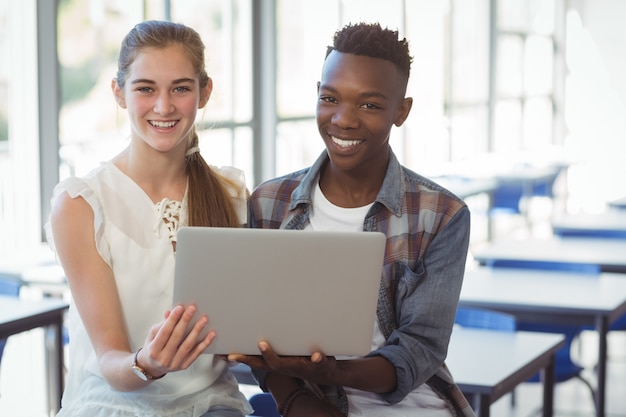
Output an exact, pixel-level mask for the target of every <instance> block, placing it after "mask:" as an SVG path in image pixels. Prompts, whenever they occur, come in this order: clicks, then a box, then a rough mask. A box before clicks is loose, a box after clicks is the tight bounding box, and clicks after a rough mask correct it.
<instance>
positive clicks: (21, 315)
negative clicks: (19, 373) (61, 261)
mask: <svg viewBox="0 0 626 417" xmlns="http://www.w3.org/2000/svg"><path fill="white" fill-rule="evenodd" d="M68 307H69V306H68V304H67V302H65V301H63V300H59V299H54V298H44V299H41V300H22V299H19V298H15V297H7V296H0V338H6V337H9V336H11V335H14V334H17V333H21V332H25V331H27V330H32V329H35V328H38V327H43V328H45V329H47V330H49V331H48V332H46V333H47V334H46V336H45V338H46V341H45V349H46V366H47V370H46V371H47V372H46V373H47V376H48V384H47V385H48V406H49V410H50V411H51V412H53V413H56V412H57V411H58V410H59V409H60V408H61V396H62V395H63V386H64V375H63V372H64V370H63V365H64V364H63V358H64V353H63V331H62V328H63V316H64V313H65V311H66V310H67V308H68ZM49 337H51V339H49Z"/></svg>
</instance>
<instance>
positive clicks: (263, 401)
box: [248, 392, 280, 417]
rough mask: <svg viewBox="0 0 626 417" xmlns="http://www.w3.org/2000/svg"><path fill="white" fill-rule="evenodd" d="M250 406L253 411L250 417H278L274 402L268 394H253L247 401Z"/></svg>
mask: <svg viewBox="0 0 626 417" xmlns="http://www.w3.org/2000/svg"><path fill="white" fill-rule="evenodd" d="M248 402H250V405H251V406H252V408H253V409H254V411H253V412H252V414H250V415H251V416H261V417H280V414H278V410H277V409H276V402H275V401H274V397H272V394H270V393H269V392H260V393H258V394H254V395H253V396H252V397H250V398H249V399H248Z"/></svg>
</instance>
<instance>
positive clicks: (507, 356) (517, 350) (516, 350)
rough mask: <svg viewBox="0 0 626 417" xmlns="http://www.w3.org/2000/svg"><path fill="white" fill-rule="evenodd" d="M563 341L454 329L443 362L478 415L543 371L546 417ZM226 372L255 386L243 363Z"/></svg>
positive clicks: (535, 335)
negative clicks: (558, 354) (555, 367)
mask: <svg viewBox="0 0 626 417" xmlns="http://www.w3.org/2000/svg"><path fill="white" fill-rule="evenodd" d="M564 341H565V337H564V336H563V335H560V334H548V333H535V332H521V331H520V332H501V331H494V330H483V329H470V328H461V327H455V328H454V330H453V332H452V337H451V339H450V344H449V347H448V358H447V359H446V364H447V365H448V368H449V369H450V371H451V372H452V375H453V376H454V379H455V381H456V383H457V385H458V386H459V388H461V390H462V391H463V393H464V394H465V395H466V396H467V397H468V400H469V401H470V403H471V404H472V408H474V410H476V412H477V413H478V416H479V417H489V409H490V406H491V404H493V403H494V402H495V401H496V400H498V399H499V398H501V397H502V396H503V395H505V394H508V393H510V392H512V391H513V389H514V388H515V387H516V386H518V385H519V384H521V383H522V382H525V381H527V380H528V379H529V378H530V377H531V376H533V375H535V374H536V373H537V372H541V371H543V372H544V387H543V417H550V416H552V409H553V398H554V397H553V394H554V353H555V352H556V351H557V350H558V349H560V348H561V347H562V346H563V343H564ZM231 370H232V372H233V373H234V375H235V378H237V381H239V383H240V384H254V385H256V381H255V380H254V378H253V377H252V374H251V373H250V368H249V367H248V366H247V365H244V364H238V365H236V366H234V367H233V368H231Z"/></svg>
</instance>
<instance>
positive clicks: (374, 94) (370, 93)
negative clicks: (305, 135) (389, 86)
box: [320, 84, 389, 100]
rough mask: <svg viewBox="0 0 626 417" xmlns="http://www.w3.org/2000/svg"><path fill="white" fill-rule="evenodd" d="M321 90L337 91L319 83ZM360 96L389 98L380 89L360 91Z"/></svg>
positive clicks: (335, 92)
mask: <svg viewBox="0 0 626 417" xmlns="http://www.w3.org/2000/svg"><path fill="white" fill-rule="evenodd" d="M321 90H328V91H330V92H331V93H334V94H337V93H339V91H338V90H337V89H336V88H334V87H332V86H330V85H327V84H320V91H321ZM359 95H360V96H361V98H380V99H383V100H389V97H387V96H386V95H384V94H383V93H381V92H380V91H367V90H366V91H362V92H361V93H360V94H359Z"/></svg>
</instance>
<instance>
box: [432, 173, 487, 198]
mask: <svg viewBox="0 0 626 417" xmlns="http://www.w3.org/2000/svg"><path fill="white" fill-rule="evenodd" d="M431 179H432V180H433V181H435V182H436V183H437V184H439V185H441V186H442V187H444V188H447V189H448V190H450V191H451V192H452V193H454V194H455V195H456V196H457V197H459V198H460V199H462V200H465V199H466V198H468V197H473V196H475V195H479V194H485V195H487V196H491V193H492V192H493V191H494V190H495V189H496V187H497V186H498V182H497V181H496V180H495V179H493V178H475V179H474V178H464V177H459V176H445V175H444V176H441V177H432V178H431Z"/></svg>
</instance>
